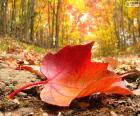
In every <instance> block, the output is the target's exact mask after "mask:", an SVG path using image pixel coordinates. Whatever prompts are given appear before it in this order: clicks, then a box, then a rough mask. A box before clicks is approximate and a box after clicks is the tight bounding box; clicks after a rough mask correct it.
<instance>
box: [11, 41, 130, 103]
mask: <svg viewBox="0 0 140 116" xmlns="http://www.w3.org/2000/svg"><path fill="white" fill-rule="evenodd" d="M92 45H93V42H91V43H89V44H86V45H77V46H72V47H71V46H66V47H65V48H63V49H61V50H60V51H58V52H57V53H56V54H52V53H49V54H47V55H46V56H45V57H44V59H43V61H42V65H41V72H42V73H43V74H44V75H45V76H46V77H47V80H46V81H42V82H38V83H32V84H28V85H26V86H24V87H22V88H20V89H18V90H16V91H15V92H13V93H11V94H10V95H9V97H10V98H11V97H13V96H14V95H15V94H17V93H18V92H20V91H21V90H23V89H25V88H27V87H30V86H35V85H38V84H46V85H45V86H44V88H43V90H42V91H41V94H40V97H41V100H42V101H44V102H47V103H49V104H53V105H58V106H68V105H69V104H70V103H71V101H72V100H73V99H75V98H80V97H85V96H88V95H91V94H95V93H106V94H112V93H115V94H123V95H129V94H132V92H131V91H130V90H129V89H127V88H126V87H125V83H124V82H123V81H122V77H121V76H119V75H116V74H115V73H113V72H111V71H108V70H107V67H108V64H107V63H99V62H98V63H97V62H91V48H92Z"/></svg>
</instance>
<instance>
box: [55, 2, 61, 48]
mask: <svg viewBox="0 0 140 116" xmlns="http://www.w3.org/2000/svg"><path fill="white" fill-rule="evenodd" d="M60 6H61V0H58V3H57V12H56V27H55V31H56V32H55V33H56V34H55V47H56V48H58V47H59V44H58V41H59V22H60V20H59V19H60Z"/></svg>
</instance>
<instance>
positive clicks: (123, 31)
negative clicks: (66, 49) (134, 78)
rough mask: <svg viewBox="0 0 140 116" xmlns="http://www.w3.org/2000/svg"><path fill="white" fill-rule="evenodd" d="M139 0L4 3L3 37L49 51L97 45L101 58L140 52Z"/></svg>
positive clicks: (0, 4) (0, 3)
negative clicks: (83, 45) (71, 46)
mask: <svg viewBox="0 0 140 116" xmlns="http://www.w3.org/2000/svg"><path fill="white" fill-rule="evenodd" d="M139 2H140V1H138V0H112V1H111V0H0V36H2V37H7V36H8V37H9V36H10V37H12V38H15V39H18V40H21V41H24V42H27V43H32V44H36V45H38V46H41V47H45V48H48V49H53V48H61V47H63V46H65V45H73V44H74V45H75V44H79V43H85V42H88V41H96V44H95V45H96V47H97V49H98V50H97V53H96V54H97V55H99V56H107V55H116V54H117V55H118V54H124V53H130V52H131V53H133V52H135V53H136V52H138V51H139V50H140V42H139V40H140V6H139Z"/></svg>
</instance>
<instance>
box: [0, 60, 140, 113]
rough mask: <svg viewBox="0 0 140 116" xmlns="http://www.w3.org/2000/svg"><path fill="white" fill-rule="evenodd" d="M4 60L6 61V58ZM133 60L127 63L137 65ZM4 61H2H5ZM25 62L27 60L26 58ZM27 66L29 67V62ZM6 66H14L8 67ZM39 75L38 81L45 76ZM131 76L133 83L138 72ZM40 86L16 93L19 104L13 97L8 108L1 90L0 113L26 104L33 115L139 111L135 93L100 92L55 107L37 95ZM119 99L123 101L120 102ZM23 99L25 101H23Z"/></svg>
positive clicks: (3, 92) (13, 110)
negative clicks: (126, 94) (108, 93)
mask: <svg viewBox="0 0 140 116" xmlns="http://www.w3.org/2000/svg"><path fill="white" fill-rule="evenodd" d="M24 58H25V57H24ZM14 59H15V60H16V61H17V64H18V65H19V63H18V61H19V59H16V58H14ZM25 59H26V58H25ZM25 59H23V60H25ZM4 60H5V61H6V58H5V59H4ZM39 60H40V61H41V59H39ZM39 60H38V62H40V61H39ZM122 60H123V58H122ZM134 60H136V61H135V62H132V61H130V62H129V63H128V64H129V65H135V64H136V66H138V62H139V59H138V58H136V57H134ZM5 61H3V62H4V63H5ZM100 61H101V60H100ZM24 62H25V61H24ZM27 62H28V60H27ZM123 62H124V61H123ZM5 64H7V63H5ZM31 64H33V63H31ZM122 64H127V63H126V62H124V63H122ZM20 65H21V64H20ZM24 65H26V63H25V64H24V63H23V64H22V66H24ZM35 65H38V64H37V63H35ZM35 65H34V66H35ZM28 66H29V67H30V63H29V65H28ZM118 66H119V65H118ZM118 66H117V67H116V68H114V70H113V71H114V72H115V69H117V68H118ZM136 66H135V67H136ZM8 68H15V67H8ZM136 68H137V67H136ZM136 68H133V69H136ZM133 69H132V70H128V71H126V72H124V73H120V74H126V73H128V72H134V71H135V70H133ZM22 70H26V69H22ZM19 71H21V70H19ZM27 71H29V70H27ZM137 71H138V70H137ZM30 72H31V73H32V71H30ZM138 72H139V71H138ZM41 76H42V75H41ZM41 76H39V77H36V78H39V79H40V81H41V80H44V79H45V78H44V77H41ZM131 76H132V77H131V79H132V78H133V77H135V76H136V77H135V79H134V80H133V79H132V80H133V83H135V82H136V81H135V80H136V79H137V78H138V76H139V74H136V75H131ZM20 78H21V79H22V77H20ZM42 78H43V79H42ZM127 78H130V75H128V76H127V77H125V79H126V80H127ZM131 79H130V80H131ZM9 83H10V82H7V85H8V86H9ZM26 84H27V83H26ZM7 85H6V86H7ZM13 85H14V84H13ZM34 88H35V89H34ZM42 88H44V87H43V86H40V87H33V88H31V89H29V90H24V91H23V92H21V93H22V94H21V95H18V96H16V97H15V99H17V100H19V104H17V103H15V102H14V100H15V99H14V100H10V101H11V102H12V103H13V104H14V105H13V104H10V106H11V107H12V106H13V108H9V106H7V105H6V104H8V103H10V102H9V100H7V99H6V96H4V94H5V90H2V95H1V96H2V97H3V99H5V100H1V102H2V103H0V104H3V105H4V107H5V108H1V107H0V108H1V110H0V111H2V113H7V112H10V113H17V112H18V113H19V112H20V110H21V109H22V108H24V107H25V106H26V107H27V109H26V111H25V112H28V113H29V112H30V110H31V109H32V110H31V111H32V113H33V115H34V114H39V113H40V114H39V115H42V114H43V113H48V114H53V115H58V114H60V112H61V115H101V114H107V115H111V114H114V113H117V114H120V115H121V114H124V115H130V114H133V115H135V114H136V115H137V114H139V112H140V111H139V107H140V106H139V103H140V102H137V101H139V100H140V98H139V96H136V95H130V96H127V97H126V96H123V95H116V94H113V95H112V94H111V95H106V94H104V95H102V94H101V95H100V96H99V95H98V94H94V95H90V96H85V97H83V98H78V99H74V100H73V101H72V103H71V104H70V106H69V107H67V108H63V107H57V106H53V105H50V104H47V103H44V102H42V101H41V100H40V97H39V94H40V92H36V91H41V90H42ZM138 88H139V85H138V87H137V89H138ZM11 91H12V90H11ZM11 91H6V95H8V94H9V93H10V92H11ZM24 93H26V94H24ZM32 93H33V94H32ZM95 96H96V97H95ZM120 99H121V100H122V101H125V102H122V101H121V100H120ZM30 100H32V105H30V102H29V101H30ZM24 101H26V102H25V103H24ZM111 101H112V102H111ZM3 102H4V103H3ZM129 102H131V103H129ZM15 104H16V105H17V106H16V105H15ZM40 104H41V105H40ZM114 104H116V106H114ZM3 105H2V106H3ZM15 106H16V107H15ZM38 108H39V109H40V110H38V112H36V110H37V109H38ZM55 108H56V110H54V109H55ZM114 109H115V110H114ZM120 109H123V110H120ZM128 109H129V110H128ZM23 112H24V110H23ZM19 114H22V113H21V112H20V113H19Z"/></svg>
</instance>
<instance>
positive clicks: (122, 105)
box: [0, 41, 140, 116]
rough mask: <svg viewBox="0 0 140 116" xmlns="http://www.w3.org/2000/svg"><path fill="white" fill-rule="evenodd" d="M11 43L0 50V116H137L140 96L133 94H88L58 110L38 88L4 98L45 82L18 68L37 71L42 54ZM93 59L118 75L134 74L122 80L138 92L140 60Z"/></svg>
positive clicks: (121, 58)
mask: <svg viewBox="0 0 140 116" xmlns="http://www.w3.org/2000/svg"><path fill="white" fill-rule="evenodd" d="M7 42H8V41H7ZM11 43H13V45H10V47H9V46H8V47H6V49H2V50H1V51H0V116H140V96H136V95H131V96H123V95H114V94H113V95H105V94H100V95H91V96H88V97H85V98H81V99H75V100H74V101H73V102H72V103H71V105H70V106H69V107H57V106H53V105H49V104H47V103H44V102H43V101H41V100H40V97H39V93H40V90H41V86H36V87H31V88H28V89H26V90H24V91H22V92H20V93H19V94H18V95H17V96H15V97H14V99H12V100H9V99H7V95H8V94H10V93H11V92H12V91H13V90H16V89H17V88H19V87H22V86H23V85H26V84H28V83H30V82H38V81H42V80H44V77H42V76H41V75H38V74H37V73H35V72H33V71H31V70H30V71H27V69H26V68H25V69H22V68H19V66H23V65H26V66H30V67H32V68H34V69H38V68H39V64H40V61H41V59H42V57H43V54H39V53H37V52H36V51H35V50H33V49H32V47H30V49H27V48H22V47H21V46H20V44H18V45H17V43H15V41H13V42H11V41H10V44H11ZM1 44H2V42H1ZM6 44H7V43H6ZM8 44H9V43H8ZM15 45H16V46H15ZM38 49H39V48H38ZM39 50H40V49H39ZM95 60H98V61H104V62H108V63H109V64H110V67H109V68H110V70H112V71H114V72H115V73H118V74H126V73H130V72H133V73H131V74H130V75H127V76H126V77H125V78H124V80H125V81H126V82H127V87H128V88H130V89H132V90H140V58H139V57H137V56H130V57H127V58H126V57H120V58H119V59H118V60H114V59H113V58H103V59H95ZM120 62H121V63H120ZM17 67H18V68H17Z"/></svg>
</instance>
